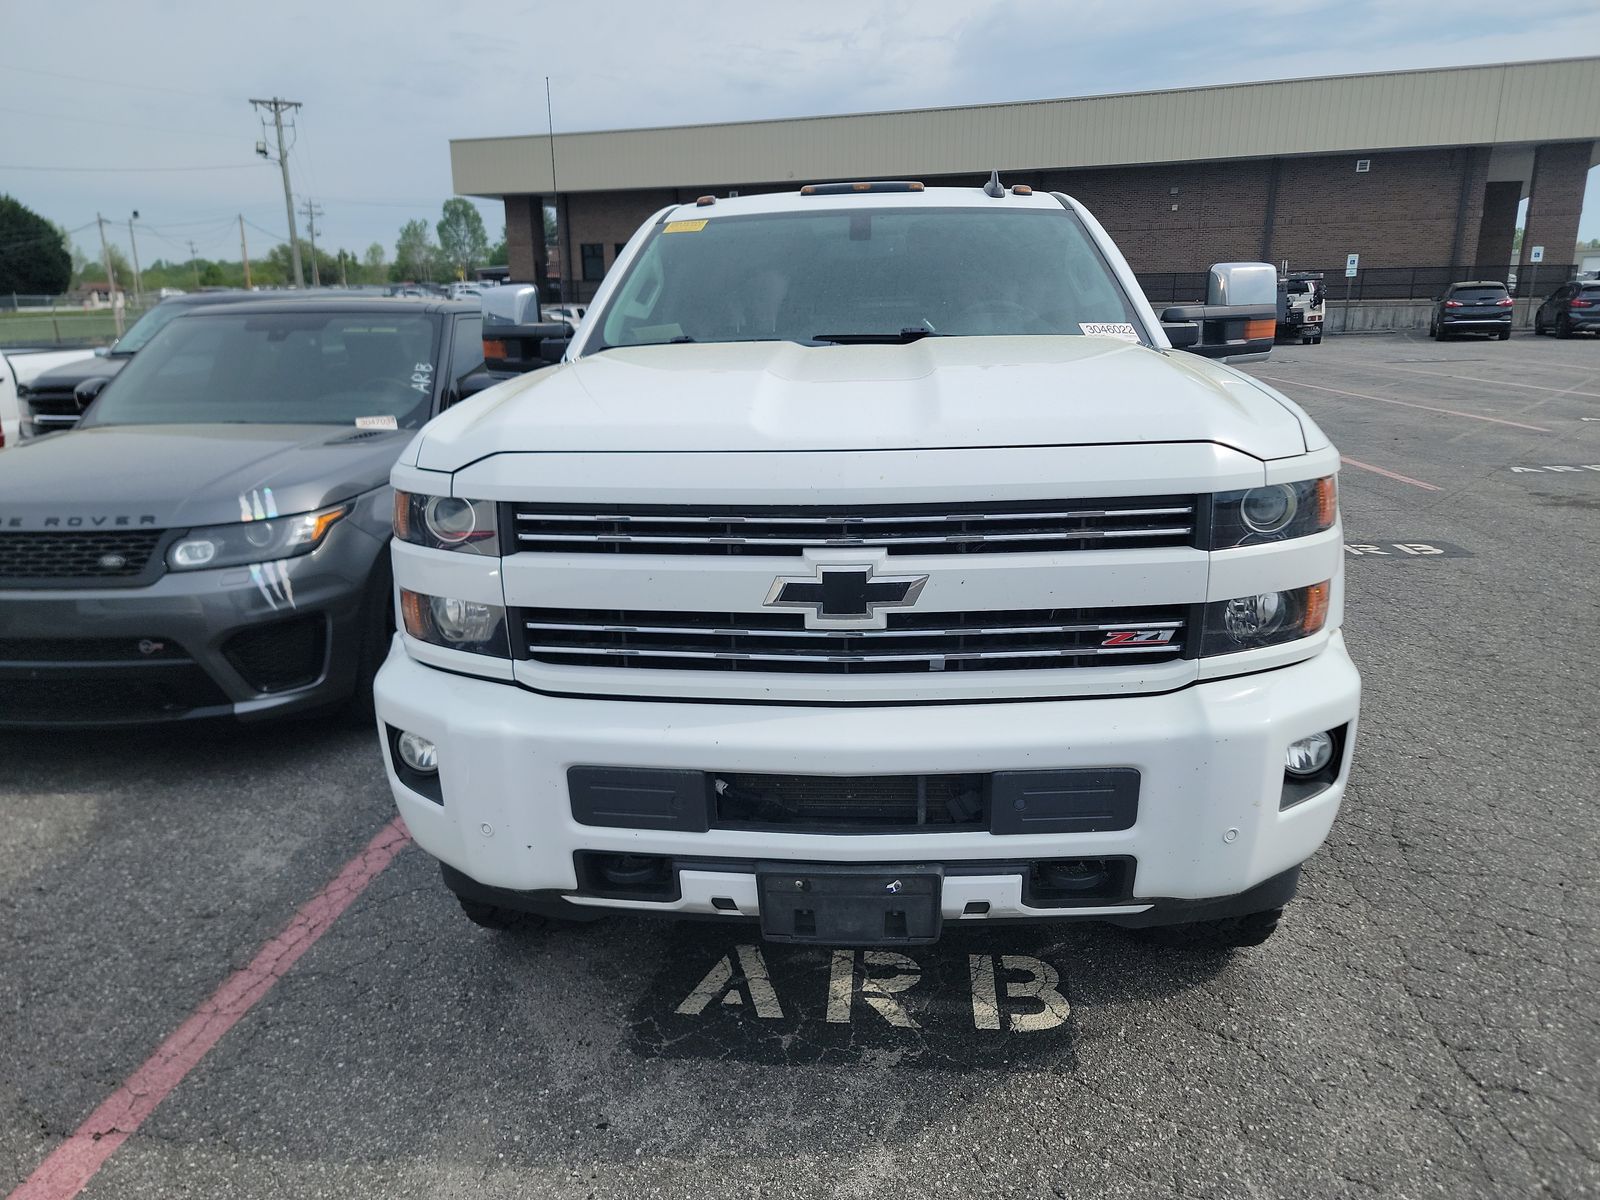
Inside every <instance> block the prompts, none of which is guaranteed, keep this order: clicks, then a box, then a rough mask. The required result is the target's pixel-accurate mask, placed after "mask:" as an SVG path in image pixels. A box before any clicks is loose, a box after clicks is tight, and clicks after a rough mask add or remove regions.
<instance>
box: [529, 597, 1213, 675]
mask: <svg viewBox="0 0 1600 1200" xmlns="http://www.w3.org/2000/svg"><path fill="white" fill-rule="evenodd" d="M515 621H516V630H517V633H518V634H519V635H520V637H521V645H520V647H519V652H520V654H521V656H522V657H523V658H529V659H532V660H534V661H535V662H543V663H552V664H559V665H565V666H587V667H636V668H645V669H655V670H677V671H789V672H807V673H815V674H843V675H848V674H865V673H871V672H878V673H885V674H888V673H896V672H899V673H906V672H919V671H1007V670H1010V671H1016V670H1037V669H1051V668H1061V667H1089V666H1104V665H1106V664H1107V663H1111V662H1116V661H1118V660H1128V659H1132V660H1135V661H1139V662H1161V661H1165V660H1167V659H1172V658H1179V657H1182V655H1183V649H1184V632H1185V629H1186V628H1187V623H1188V613H1187V610H1186V609H1184V608H1182V607H1171V608H1103V609H1037V610H1033V611H1024V612H977V613H891V614H889V623H888V628H886V629H864V630H848V631H841V630H833V629H807V628H806V627H805V617H804V616H803V614H801V613H695V612H624V611H598V610H595V611H581V610H572V609H541V608H525V609H517V610H515ZM1135 639H1138V640H1135ZM1107 643H1111V644H1109V645H1108V644H1107Z"/></svg>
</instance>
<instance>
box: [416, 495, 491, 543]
mask: <svg viewBox="0 0 1600 1200" xmlns="http://www.w3.org/2000/svg"><path fill="white" fill-rule="evenodd" d="M394 536H395V537H397V538H399V539H400V540H401V541H402V542H410V543H411V544H412V545H413V546H427V547H429V548H430V549H433V550H464V551H466V552H467V553H468V554H485V555H489V556H490V557H495V556H498V555H499V553H500V523H499V518H498V517H497V515H496V513H495V505H494V502H493V501H492V500H463V499H462V498H461V497H459V496H425V495H423V494H421V493H420V492H401V491H396V492H395V494H394Z"/></svg>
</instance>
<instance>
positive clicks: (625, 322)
mask: <svg viewBox="0 0 1600 1200" xmlns="http://www.w3.org/2000/svg"><path fill="white" fill-rule="evenodd" d="M1101 322H1109V323H1115V324H1118V325H1123V326H1129V325H1132V328H1131V329H1128V330H1125V332H1128V333H1134V334H1137V332H1138V329H1139V326H1137V325H1135V324H1133V322H1134V316H1133V309H1132V306H1131V305H1130V304H1129V303H1128V299H1127V297H1126V296H1125V295H1124V293H1123V291H1122V289H1121V288H1120V287H1119V286H1118V284H1117V281H1116V279H1115V277H1114V276H1113V275H1112V274H1111V269H1110V267H1109V266H1108V265H1107V263H1106V261H1105V260H1104V258H1102V257H1101V255H1100V252H1099V250H1098V249H1097V248H1096V246H1095V245H1094V243H1093V241H1092V240H1091V239H1090V237H1089V234H1088V231H1087V230H1086V229H1085V228H1084V227H1083V223H1082V222H1081V221H1080V220H1079V219H1078V217H1077V216H1076V214H1074V213H1072V212H1070V211H1069V210H1067V209H1056V210H1049V209H1010V210H1006V209H988V208H923V209H887V208H865V207H863V208H856V209H842V210H841V209H832V210H823V211H819V212H815V213H769V214H761V215H755V216H739V217H717V218H711V219H708V220H699V219H695V220H680V221H671V222H668V223H667V224H665V225H663V226H659V227H658V228H657V229H656V230H655V231H654V232H653V233H652V235H651V239H650V241H649V242H648V243H647V245H646V246H645V248H644V250H643V252H642V253H641V254H640V256H639V258H638V259H637V260H635V262H634V263H633V265H632V266H631V267H630V269H629V271H628V275H627V277H626V278H625V279H624V280H623V282H622V286H621V287H620V288H619V289H618V290H617V292H616V293H615V294H614V295H613V297H612V299H611V301H610V303H609V304H607V306H606V309H605V312H604V314H603V316H602V317H601V319H600V322H599V328H600V342H599V345H598V347H597V348H598V349H610V348H612V347H616V346H642V345H656V344H660V343H663V342H674V341H695V342H746V341H774V340H784V341H793V342H802V343H806V344H813V345H814V344H819V343H821V342H826V341H828V340H830V339H831V338H833V337H835V336H837V337H839V339H840V340H847V339H851V338H856V339H860V340H890V341H893V340H897V339H901V338H905V339H907V340H909V337H913V336H977V335H984V334H1073V335H1081V334H1083V333H1085V332H1088V331H1087V330H1086V329H1085V328H1084V326H1086V325H1090V324H1095V323H1101ZM874 335H875V336H874Z"/></svg>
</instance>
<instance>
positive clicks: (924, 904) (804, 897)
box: [756, 863, 944, 946]
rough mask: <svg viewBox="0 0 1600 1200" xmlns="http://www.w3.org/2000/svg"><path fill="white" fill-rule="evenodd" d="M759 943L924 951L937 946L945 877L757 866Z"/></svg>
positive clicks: (923, 869) (901, 870)
mask: <svg viewBox="0 0 1600 1200" xmlns="http://www.w3.org/2000/svg"><path fill="white" fill-rule="evenodd" d="M756 890H757V893H758V895H759V897H760V900H761V935H762V936H763V937H764V938H766V939H767V940H768V941H773V942H804V943H815V944H820V945H828V946H924V945H928V944H929V943H932V942H936V941H938V940H939V933H940V930H941V928H942V926H943V917H942V915H941V912H940V898H941V896H942V894H943V891H944V871H943V869H942V868H940V867H938V866H912V867H870V866H869V867H858V866H824V865H812V864H798V865H797V864H793V863H759V864H757V866H756Z"/></svg>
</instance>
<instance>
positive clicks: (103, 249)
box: [94, 213, 122, 337]
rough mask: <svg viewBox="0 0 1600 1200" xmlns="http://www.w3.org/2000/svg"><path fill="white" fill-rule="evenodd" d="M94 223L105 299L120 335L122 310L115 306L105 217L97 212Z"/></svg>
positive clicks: (114, 281) (114, 288)
mask: <svg viewBox="0 0 1600 1200" xmlns="http://www.w3.org/2000/svg"><path fill="white" fill-rule="evenodd" d="M94 219H95V223H96V224H98V225H99V226H100V262H101V265H103V266H104V267H105V269H106V291H107V293H108V294H107V296H106V299H107V300H108V301H109V302H110V304H111V313H112V320H113V321H115V322H116V326H117V336H118V337H121V336H122V312H121V311H120V310H119V309H118V308H117V269H116V268H115V267H113V266H112V265H111V250H110V248H109V247H107V245H106V219H105V218H104V217H102V216H101V215H100V214H99V213H95V215H94Z"/></svg>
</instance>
